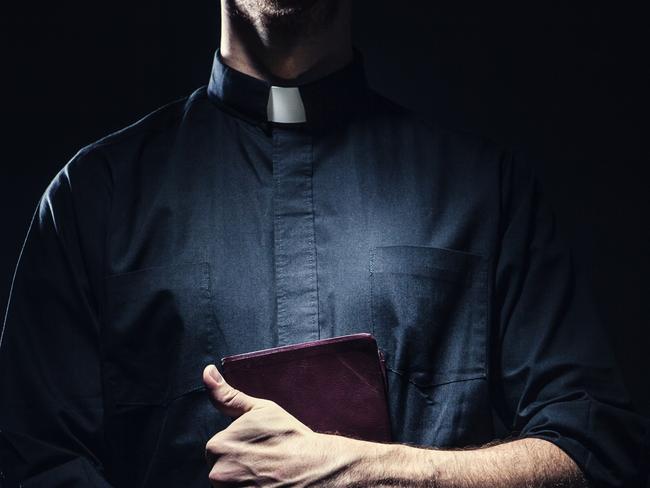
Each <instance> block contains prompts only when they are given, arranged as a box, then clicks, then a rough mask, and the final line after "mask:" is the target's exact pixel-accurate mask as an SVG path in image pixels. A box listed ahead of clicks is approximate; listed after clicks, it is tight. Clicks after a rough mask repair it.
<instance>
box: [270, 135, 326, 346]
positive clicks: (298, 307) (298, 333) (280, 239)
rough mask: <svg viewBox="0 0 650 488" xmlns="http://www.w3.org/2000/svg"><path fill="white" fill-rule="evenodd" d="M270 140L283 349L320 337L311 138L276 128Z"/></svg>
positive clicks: (279, 322)
mask: <svg viewBox="0 0 650 488" xmlns="http://www.w3.org/2000/svg"><path fill="white" fill-rule="evenodd" d="M272 137H273V206H274V207H273V208H274V223H273V229H274V269H275V290H276V305H277V309H276V321H277V333H278V345H279V346H282V345H287V344H294V343H297V342H304V341H312V340H317V339H319V327H318V282H317V274H316V270H317V268H316V245H315V235H314V203H313V194H312V183H313V181H312V175H313V150H312V146H313V139H312V137H313V136H312V135H311V134H309V133H308V132H304V131H302V130H300V129H292V128H279V127H275V128H274V129H273V133H272Z"/></svg>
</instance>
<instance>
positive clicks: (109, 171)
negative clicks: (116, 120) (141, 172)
mask: <svg viewBox="0 0 650 488" xmlns="http://www.w3.org/2000/svg"><path fill="white" fill-rule="evenodd" d="M206 100H207V95H206V87H205V86H203V87H200V88H198V89H197V90H195V91H194V92H193V93H191V94H190V95H188V96H185V97H183V98H181V99H178V100H175V101H173V102H170V103H168V104H166V105H163V106H162V107H159V108H157V109H156V110H153V111H152V112H150V113H149V114H147V115H145V116H144V117H142V118H140V119H139V120H137V121H135V122H133V123H132V124H129V125H127V126H126V127H124V128H122V129H120V130H117V131H115V132H112V133H109V134H107V135H106V136H104V137H102V138H100V139H98V140H96V141H94V142H92V143H90V144H88V145H86V146H84V147H81V148H80V149H79V150H78V151H77V152H76V153H75V154H74V155H73V156H72V158H70V159H69V160H68V162H67V163H66V164H65V165H64V166H63V167H62V168H61V169H60V171H59V172H58V173H57V174H56V175H55V177H54V178H53V179H52V181H51V182H50V184H49V185H48V187H47V188H46V190H45V192H44V195H43V199H44V200H51V199H53V198H54V197H55V195H57V194H73V195H74V196H75V199H76V198H81V199H83V201H85V202H88V201H96V200H98V199H102V197H104V199H110V194H111V193H112V189H113V186H114V182H115V176H116V173H117V172H119V166H120V165H121V164H122V163H123V162H127V163H128V162H129V161H133V160H134V159H137V157H138V154H140V153H141V152H142V151H144V150H145V148H146V147H147V146H148V145H150V144H152V143H153V144H154V145H156V142H157V141H165V140H168V141H169V140H173V134H174V133H175V132H176V131H178V129H179V127H180V126H181V125H182V124H183V123H187V121H188V119H191V118H192V115H193V113H194V112H195V111H196V109H197V106H199V105H201V104H202V102H203V101H206Z"/></svg>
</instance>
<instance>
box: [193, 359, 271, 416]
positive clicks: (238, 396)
mask: <svg viewBox="0 0 650 488" xmlns="http://www.w3.org/2000/svg"><path fill="white" fill-rule="evenodd" d="M203 383H205V386H206V387H207V389H208V393H209V394H210V401H211V402H212V404H213V405H214V406H215V407H216V408H217V409H219V410H220V411H221V412H223V413H224V414H226V415H228V416H229V417H239V416H240V415H242V414H244V413H246V412H248V411H250V410H252V409H253V408H255V407H256V406H258V405H260V404H261V403H262V402H263V400H262V399H261V398H256V397H253V396H250V395H247V394H246V393H244V392H242V391H239V390H238V389H236V388H233V387H232V386H230V385H229V384H228V383H226V380H225V379H224V378H223V376H222V375H221V373H220V372H219V370H218V369H217V367H216V366H215V365H214V364H209V365H208V366H206V367H205V369H204V370H203Z"/></svg>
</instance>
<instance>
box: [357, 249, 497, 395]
mask: <svg viewBox="0 0 650 488" xmlns="http://www.w3.org/2000/svg"><path fill="white" fill-rule="evenodd" d="M486 261H487V260H486V259H485V258H484V257H482V256H479V255H476V254H470V253H465V252H460V251H454V250H448V249H440V248H434V247H422V246H384V247H377V248H374V249H373V250H372V252H371V257H370V280H371V302H372V331H373V335H374V336H375V338H376V339H377V343H378V345H379V347H380V348H381V349H382V350H383V351H384V354H385V356H386V365H387V367H389V368H390V369H391V370H393V371H394V372H396V373H398V374H400V375H403V376H405V377H407V378H408V380H409V381H411V382H412V383H414V384H416V385H419V386H422V387H428V386H435V385H439V384H443V383H449V382H453V381H461V380H469V379H476V378H482V377H485V375H486V340H487V314H488V303H487V263H486Z"/></svg>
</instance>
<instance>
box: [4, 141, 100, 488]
mask: <svg viewBox="0 0 650 488" xmlns="http://www.w3.org/2000/svg"><path fill="white" fill-rule="evenodd" d="M109 193H110V178H109V175H108V166H107V165H106V164H105V162H104V160H103V159H102V158H101V157H99V156H98V155H97V154H96V151H90V150H82V151H81V152H80V153H78V154H77V155H76V156H75V157H74V158H73V159H72V160H71V161H70V162H69V163H68V164H67V165H66V166H65V167H64V168H63V169H62V170H61V171H60V172H59V174H58V175H57V176H56V177H55V178H54V179H53V181H52V182H51V184H50V185H49V187H48V188H47V190H46V191H45V193H44V194H43V196H42V197H41V199H40V201H39V203H38V206H37V209H36V212H35V213H34V216H33V219H32V222H31V225H30V227H29V230H28V233H27V237H26V239H25V242H24V244H23V248H22V251H21V255H20V258H19V260H18V265H17V267H16V272H15V274H14V279H13V282H12V289H11V294H10V299H9V304H8V308H7V311H6V315H5V320H4V324H3V329H2V335H1V336H0V467H1V469H0V471H2V472H4V476H5V477H6V480H14V481H15V482H16V483H21V485H22V486H25V487H28V486H47V487H57V486H66V487H76V486H79V487H81V486H102V487H106V486H109V485H108V483H107V482H106V480H105V479H104V477H103V475H102V473H103V471H104V464H103V458H104V456H105V452H106V449H105V445H104V435H103V413H104V411H103V398H102V391H103V390H102V385H101V361H100V340H99V338H100V319H99V317H100V303H101V300H99V298H98V297H100V296H101V283H102V268H103V249H104V248H103V243H104V240H105V235H106V232H105V230H104V229H105V223H106V215H107V209H108V199H109ZM7 482H8V481H7Z"/></svg>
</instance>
